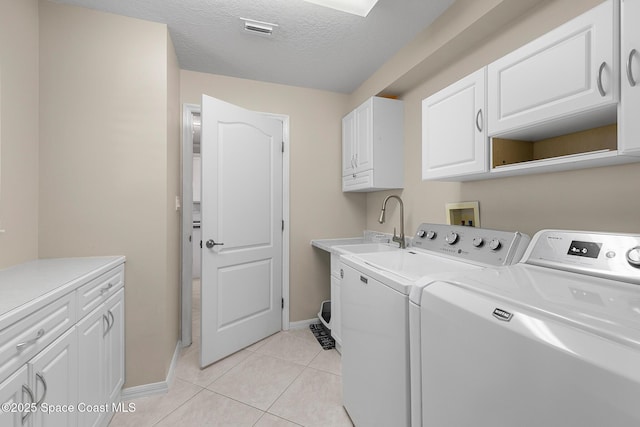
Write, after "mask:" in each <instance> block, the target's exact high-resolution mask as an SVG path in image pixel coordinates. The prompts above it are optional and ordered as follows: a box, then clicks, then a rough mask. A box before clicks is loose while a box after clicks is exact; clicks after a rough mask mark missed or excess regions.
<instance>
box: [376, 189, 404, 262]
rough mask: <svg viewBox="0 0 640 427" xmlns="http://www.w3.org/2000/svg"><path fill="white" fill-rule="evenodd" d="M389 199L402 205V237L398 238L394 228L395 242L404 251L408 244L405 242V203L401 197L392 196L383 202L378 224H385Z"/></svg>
mask: <svg viewBox="0 0 640 427" xmlns="http://www.w3.org/2000/svg"><path fill="white" fill-rule="evenodd" d="M389 199H397V200H398V203H400V236H396V228H395V227H393V239H392V240H393V241H394V242H397V243H399V244H400V248H402V249H404V248H406V247H407V244H406V243H405V241H404V203H402V199H401V198H400V197H399V196H396V195H394V194H392V195H391V196H387V197H386V198H385V199H384V202H382V210H381V211H380V218H379V219H378V222H379V223H380V224H384V214H385V210H386V209H387V202H388V201H389Z"/></svg>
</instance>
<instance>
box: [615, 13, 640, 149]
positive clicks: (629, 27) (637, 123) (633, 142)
mask: <svg viewBox="0 0 640 427" xmlns="http://www.w3.org/2000/svg"><path fill="white" fill-rule="evenodd" d="M639 16H640V0H622V28H621V30H622V31H621V33H622V48H621V58H620V59H621V62H622V64H621V66H622V67H623V70H622V73H621V86H622V89H621V94H622V100H621V109H620V117H619V119H618V146H619V148H618V149H619V151H620V152H621V153H622V154H633V155H640V120H638V112H639V111H640V26H638V17H639Z"/></svg>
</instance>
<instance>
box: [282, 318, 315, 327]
mask: <svg viewBox="0 0 640 427" xmlns="http://www.w3.org/2000/svg"><path fill="white" fill-rule="evenodd" d="M314 323H320V320H319V319H318V318H317V317H314V318H313V319H307V320H299V321H297V322H291V323H290V324H289V329H306V328H308V327H309V325H313V324H314Z"/></svg>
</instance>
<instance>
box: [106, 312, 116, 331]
mask: <svg viewBox="0 0 640 427" xmlns="http://www.w3.org/2000/svg"><path fill="white" fill-rule="evenodd" d="M107 314H109V317H110V318H111V325H110V326H109V329H107V332H109V331H110V330H111V329H112V328H113V325H114V324H115V323H116V317H115V316H114V315H113V312H112V311H111V310H109V313H107Z"/></svg>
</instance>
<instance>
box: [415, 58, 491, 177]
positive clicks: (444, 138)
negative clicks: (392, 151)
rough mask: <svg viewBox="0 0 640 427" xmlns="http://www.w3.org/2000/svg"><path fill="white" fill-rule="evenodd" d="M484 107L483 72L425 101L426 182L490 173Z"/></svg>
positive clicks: (423, 135) (424, 149) (423, 111)
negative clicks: (488, 169) (488, 170)
mask: <svg viewBox="0 0 640 427" xmlns="http://www.w3.org/2000/svg"><path fill="white" fill-rule="evenodd" d="M484 106H485V69H484V68H482V69H480V70H478V71H476V72H475V73H473V74H470V75H469V76H467V77H465V78H463V79H462V80H459V81H457V82H456V83H454V84H452V85H451V86H448V87H447V88H445V89H443V90H441V91H440V92H438V93H436V94H434V95H432V96H430V97H429V98H427V99H425V100H423V101H422V179H423V180H429V179H441V178H449V177H456V176H463V175H472V174H478V173H483V172H486V171H487V168H488V163H489V162H488V156H487V138H486V132H485V128H486V126H485V123H486V121H485V115H486V114H485V111H486V109H485V107H484Z"/></svg>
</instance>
